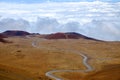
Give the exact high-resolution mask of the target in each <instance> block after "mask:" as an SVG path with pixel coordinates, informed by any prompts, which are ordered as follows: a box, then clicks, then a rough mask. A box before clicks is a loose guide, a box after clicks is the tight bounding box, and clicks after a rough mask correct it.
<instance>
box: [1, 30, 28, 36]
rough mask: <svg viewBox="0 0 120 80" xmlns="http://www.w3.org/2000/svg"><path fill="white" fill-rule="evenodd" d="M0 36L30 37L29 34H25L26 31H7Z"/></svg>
mask: <svg viewBox="0 0 120 80" xmlns="http://www.w3.org/2000/svg"><path fill="white" fill-rule="evenodd" d="M2 34H4V35H6V36H26V35H30V33H28V32H26V31H18V30H8V31H5V32H3V33H2Z"/></svg>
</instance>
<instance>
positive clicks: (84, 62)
mask: <svg viewBox="0 0 120 80" xmlns="http://www.w3.org/2000/svg"><path fill="white" fill-rule="evenodd" d="M32 46H33V47H35V48H40V47H39V46H37V40H34V41H33V42H32ZM43 48H45V47H44V46H43ZM46 49H48V50H49V48H46ZM52 50H53V49H52ZM54 50H56V49H54ZM66 51H69V52H73V53H76V54H78V55H80V56H82V57H83V61H82V62H83V64H84V66H85V67H86V70H51V71H48V72H46V73H45V75H46V76H48V77H50V78H52V79H55V80H63V79H61V78H59V77H57V76H55V75H54V74H53V73H56V72H89V71H93V68H92V66H90V65H89V64H88V57H87V56H86V55H84V54H83V53H81V52H79V51H74V50H66Z"/></svg>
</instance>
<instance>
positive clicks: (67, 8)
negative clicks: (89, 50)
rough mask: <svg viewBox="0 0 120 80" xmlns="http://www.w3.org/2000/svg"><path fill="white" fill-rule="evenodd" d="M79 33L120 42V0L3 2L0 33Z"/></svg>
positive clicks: (0, 5)
mask: <svg viewBox="0 0 120 80" xmlns="http://www.w3.org/2000/svg"><path fill="white" fill-rule="evenodd" d="M6 30H24V31H29V32H32V33H41V34H48V33H55V32H78V33H81V34H84V35H86V36H89V37H93V38H97V39H101V40H108V41H120V2H116V3H109V2H100V1H94V2H59V3H58V2H46V3H33V4H27V3H24V4H23V3H21V4H19V3H0V32H3V31H6Z"/></svg>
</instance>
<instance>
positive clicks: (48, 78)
mask: <svg viewBox="0 0 120 80" xmlns="http://www.w3.org/2000/svg"><path fill="white" fill-rule="evenodd" d="M119 48H120V42H119V41H102V40H98V39H94V38H91V37H87V36H85V35H82V34H79V33H75V32H66V33H64V32H58V33H53V34H38V33H29V32H26V31H17V30H8V31H5V32H3V33H0V80H120V76H119V73H120V49H119Z"/></svg>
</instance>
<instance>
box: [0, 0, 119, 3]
mask: <svg viewBox="0 0 120 80" xmlns="http://www.w3.org/2000/svg"><path fill="white" fill-rule="evenodd" d="M48 1H51V2H77V1H78V2H81V1H88V2H92V1H103V2H120V0H0V2H15V3H40V2H48Z"/></svg>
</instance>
